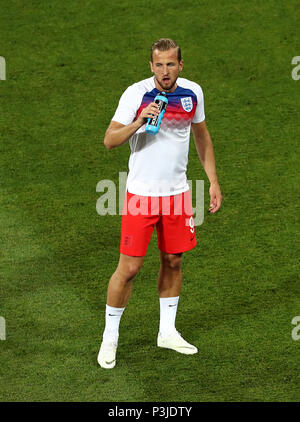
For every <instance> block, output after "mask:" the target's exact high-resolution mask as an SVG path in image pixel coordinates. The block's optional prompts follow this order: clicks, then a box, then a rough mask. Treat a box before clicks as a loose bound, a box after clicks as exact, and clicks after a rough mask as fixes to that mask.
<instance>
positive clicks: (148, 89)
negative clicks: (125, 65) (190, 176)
mask: <svg viewBox="0 0 300 422" xmlns="http://www.w3.org/2000/svg"><path fill="white" fill-rule="evenodd" d="M159 92H160V91H159V90H158V89H157V88H156V87H155V82H154V76H152V77H151V78H148V79H144V80H142V81H140V82H137V83H135V84H133V85H131V86H129V87H128V88H127V89H126V91H124V93H123V95H122V96H121V98H120V101H119V105H118V108H117V110H116V112H115V114H114V116H113V118H112V120H113V121H115V122H119V123H121V124H123V125H129V124H130V123H132V122H133V121H134V120H136V119H137V118H138V116H139V114H140V113H141V111H142V110H143V109H144V108H145V107H147V106H148V104H149V103H151V102H153V101H154V98H155V97H156V95H157V94H158V93H159ZM166 95H167V98H168V105H167V108H166V111H165V114H164V117H163V120H162V122H161V126H160V129H159V132H158V133H157V134H156V135H150V134H148V133H146V131H145V127H146V125H143V126H142V127H141V128H140V129H139V130H138V131H137V132H135V134H134V135H133V136H132V137H131V138H130V139H129V144H130V149H131V154H130V158H129V174H128V178H127V185H126V188H127V189H128V191H129V192H130V193H133V194H137V195H143V196H169V195H177V194H179V193H182V192H185V191H187V190H188V189H189V185H188V183H187V177H186V169H187V163H188V152H189V142H190V130H191V123H200V122H202V121H203V120H205V114H204V98H203V92H202V89H201V87H200V85H198V84H197V83H195V82H192V81H189V80H188V79H185V78H178V79H177V88H176V89H175V91H174V92H170V93H168V92H167V93H166Z"/></svg>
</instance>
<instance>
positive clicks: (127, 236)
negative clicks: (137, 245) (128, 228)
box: [124, 234, 133, 248]
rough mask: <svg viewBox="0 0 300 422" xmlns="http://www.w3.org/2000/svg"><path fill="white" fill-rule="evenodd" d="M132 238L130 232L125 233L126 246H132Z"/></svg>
mask: <svg viewBox="0 0 300 422" xmlns="http://www.w3.org/2000/svg"><path fill="white" fill-rule="evenodd" d="M132 240H133V236H130V235H129V234H125V237H124V246H125V247H126V248H130V247H131V246H132Z"/></svg>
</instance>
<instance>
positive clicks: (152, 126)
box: [145, 92, 168, 135]
mask: <svg viewBox="0 0 300 422" xmlns="http://www.w3.org/2000/svg"><path fill="white" fill-rule="evenodd" d="M154 102H155V103H156V104H158V107H159V114H158V115H157V116H154V117H152V118H150V117H149V118H148V121H147V124H146V128H145V130H146V132H147V133H150V134H151V135H156V134H157V132H158V131H159V128H160V124H161V121H162V119H163V117H164V114H165V111H166V107H167V104H168V99H167V95H166V93H165V92H160V93H159V94H157V95H156V97H155V98H154Z"/></svg>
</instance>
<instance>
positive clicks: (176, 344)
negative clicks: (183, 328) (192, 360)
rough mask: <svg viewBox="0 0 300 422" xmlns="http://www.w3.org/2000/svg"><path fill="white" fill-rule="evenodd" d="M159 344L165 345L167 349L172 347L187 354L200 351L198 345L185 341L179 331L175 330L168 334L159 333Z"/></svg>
mask: <svg viewBox="0 0 300 422" xmlns="http://www.w3.org/2000/svg"><path fill="white" fill-rule="evenodd" d="M157 346H158V347H164V348H165V349H172V350H175V351H176V352H179V353H183V354H185V355H193V354H195V353H197V352H198V349H197V347H195V346H193V345H192V344H190V343H188V342H187V341H185V340H184V339H183V338H182V337H181V335H180V333H179V332H178V331H174V332H173V333H172V334H168V335H161V333H158V336H157Z"/></svg>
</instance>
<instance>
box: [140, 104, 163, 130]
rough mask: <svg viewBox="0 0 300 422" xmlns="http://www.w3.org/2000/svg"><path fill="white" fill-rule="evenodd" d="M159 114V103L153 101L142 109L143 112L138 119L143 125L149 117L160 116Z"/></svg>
mask: <svg viewBox="0 0 300 422" xmlns="http://www.w3.org/2000/svg"><path fill="white" fill-rule="evenodd" d="M158 115H159V107H158V104H156V103H154V102H153V103H150V104H149V105H147V107H145V108H144V109H143V110H142V111H141V114H140V115H139V117H138V119H137V120H138V122H139V123H140V124H141V126H142V125H144V124H145V123H146V122H147V119H148V118H149V117H150V118H152V117H153V116H158Z"/></svg>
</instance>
